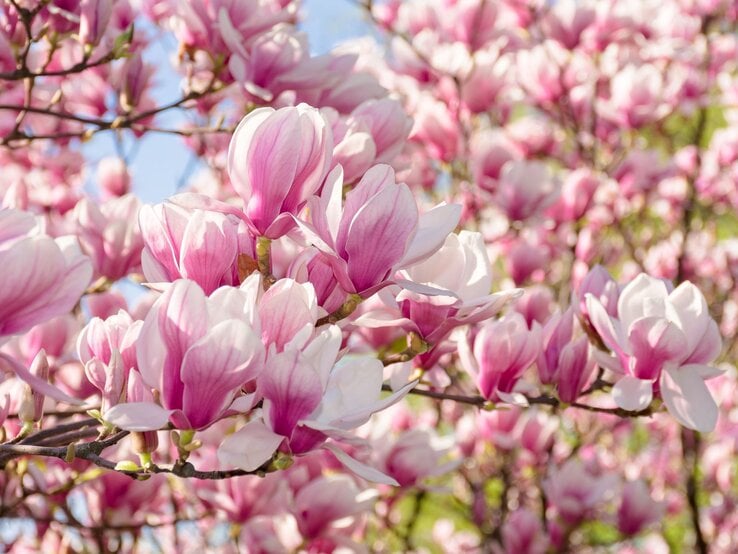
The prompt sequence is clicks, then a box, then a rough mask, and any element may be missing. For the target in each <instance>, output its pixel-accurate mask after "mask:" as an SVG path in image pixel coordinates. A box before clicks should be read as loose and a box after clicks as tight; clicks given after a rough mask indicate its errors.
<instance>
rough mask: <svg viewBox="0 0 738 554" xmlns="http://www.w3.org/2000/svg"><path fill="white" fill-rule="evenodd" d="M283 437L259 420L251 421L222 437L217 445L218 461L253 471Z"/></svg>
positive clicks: (274, 450) (277, 445)
mask: <svg viewBox="0 0 738 554" xmlns="http://www.w3.org/2000/svg"><path fill="white" fill-rule="evenodd" d="M283 440H284V437H283V436H281V435H278V434H276V433H274V432H273V431H271V430H270V429H269V428H268V427H267V426H266V425H264V423H262V422H261V421H251V422H249V423H247V424H246V425H245V426H243V427H242V428H241V429H239V430H238V431H236V432H235V433H233V434H232V435H229V436H227V437H226V438H225V439H223V442H221V443H220V446H219V447H218V461H220V463H221V464H223V465H226V466H230V467H237V468H239V469H242V470H244V471H254V470H255V469H257V468H258V467H260V466H261V465H262V464H264V463H265V462H266V461H267V460H269V458H271V457H272V455H273V454H274V452H276V450H277V448H279V445H280V444H281V443H282V441H283Z"/></svg>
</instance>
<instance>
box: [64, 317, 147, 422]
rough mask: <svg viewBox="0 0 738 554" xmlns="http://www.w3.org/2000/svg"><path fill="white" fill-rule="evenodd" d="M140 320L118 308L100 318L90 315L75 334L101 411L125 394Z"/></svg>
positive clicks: (140, 323) (81, 359)
mask: <svg viewBox="0 0 738 554" xmlns="http://www.w3.org/2000/svg"><path fill="white" fill-rule="evenodd" d="M142 325H143V322H142V321H133V318H131V316H130V315H129V314H128V313H127V312H125V311H123V310H120V311H119V312H118V313H117V314H115V315H112V316H110V317H108V318H107V319H105V320H104V321H103V320H102V319H100V318H99V317H93V318H92V319H91V320H90V322H89V323H88V324H87V325H86V326H85V328H84V329H82V331H81V332H80V334H79V337H78V339H77V354H78V356H79V359H80V361H81V362H82V363H83V364H84V367H85V375H86V376H87V379H88V380H89V381H90V383H92V384H93V385H94V386H95V387H96V388H97V389H98V390H99V391H100V393H101V395H102V413H103V414H104V413H105V412H106V411H107V410H108V408H111V407H112V406H115V405H116V404H118V403H120V402H121V401H122V400H123V399H124V398H125V390H126V386H127V381H128V372H129V371H130V370H131V369H132V368H137V367H138V366H137V363H136V341H137V340H138V337H139V333H140V332H141V326H142Z"/></svg>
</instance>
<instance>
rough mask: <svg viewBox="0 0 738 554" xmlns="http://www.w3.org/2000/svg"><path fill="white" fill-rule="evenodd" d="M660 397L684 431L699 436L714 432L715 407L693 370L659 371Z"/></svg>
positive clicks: (705, 386)
mask: <svg viewBox="0 0 738 554" xmlns="http://www.w3.org/2000/svg"><path fill="white" fill-rule="evenodd" d="M661 396H662V398H663V399H664V404H666V409H667V410H669V413H670V414H671V415H672V416H673V417H674V419H676V420H677V421H678V422H679V423H681V424H682V425H684V426H685V427H688V428H689V429H694V430H695V431H700V432H703V433H707V432H709V431H712V430H713V429H715V425H716V424H717V418H718V407H717V404H715V400H713V398H712V395H711V394H710V391H709V389H708V388H707V385H705V381H704V380H703V379H702V376H701V375H700V371H697V370H695V366H692V365H686V366H682V367H680V368H671V369H667V370H665V371H663V372H662V373H661Z"/></svg>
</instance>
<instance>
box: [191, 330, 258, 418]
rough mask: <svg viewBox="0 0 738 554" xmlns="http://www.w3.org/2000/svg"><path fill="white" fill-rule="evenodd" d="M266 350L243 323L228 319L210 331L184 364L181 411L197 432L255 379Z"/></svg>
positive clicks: (197, 344)
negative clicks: (239, 389)
mask: <svg viewBox="0 0 738 554" xmlns="http://www.w3.org/2000/svg"><path fill="white" fill-rule="evenodd" d="M263 351H264V347H263V345H262V344H261V341H260V340H259V338H258V337H257V336H256V335H255V334H254V333H253V331H251V329H250V328H249V326H248V325H246V324H245V323H244V322H242V321H239V320H236V319H229V320H226V321H222V322H220V323H218V324H217V325H215V326H214V327H213V328H212V329H210V330H209V331H208V332H207V334H206V335H205V336H204V337H202V338H201V339H200V340H198V341H197V342H196V343H195V344H194V345H193V346H192V347H190V348H189V349H188V350H187V353H186V354H185V356H184V359H183V360H182V368H181V372H180V375H181V379H182V383H183V384H184V398H183V403H182V409H183V411H184V413H185V415H186V416H187V419H188V420H189V421H190V422H191V424H192V426H193V428H194V429H200V428H202V427H206V426H207V425H209V424H210V423H213V421H215V420H216V419H217V418H218V417H220V415H221V414H222V413H223V411H224V410H225V409H226V407H227V406H228V404H230V402H231V398H232V397H233V394H234V393H235V391H236V389H238V388H239V387H240V386H241V385H243V384H245V383H246V382H247V381H250V380H252V379H254V378H256V376H257V374H258V372H259V371H260V370H261V369H262V365H263V362H262V360H263Z"/></svg>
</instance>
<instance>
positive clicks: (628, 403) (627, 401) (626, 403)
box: [612, 375, 653, 412]
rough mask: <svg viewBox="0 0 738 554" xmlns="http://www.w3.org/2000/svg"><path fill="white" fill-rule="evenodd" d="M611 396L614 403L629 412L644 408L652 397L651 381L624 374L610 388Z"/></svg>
mask: <svg viewBox="0 0 738 554" xmlns="http://www.w3.org/2000/svg"><path fill="white" fill-rule="evenodd" d="M612 398H613V400H615V404H617V405H618V407H620V408H622V409H623V410H628V411H629V412H639V411H641V410H645V409H646V408H647V407H648V406H649V405H650V404H651V400H652V399H653V383H652V382H651V381H647V380H645V379H638V378H637V377H633V376H632V375H626V376H625V377H623V378H622V379H620V380H619V381H618V382H617V383H615V386H614V387H613V388H612Z"/></svg>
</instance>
